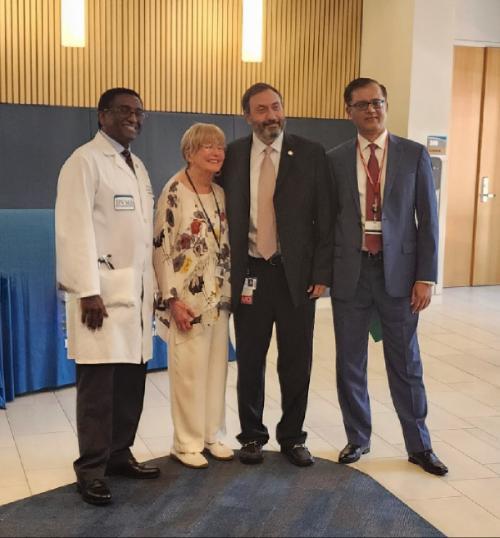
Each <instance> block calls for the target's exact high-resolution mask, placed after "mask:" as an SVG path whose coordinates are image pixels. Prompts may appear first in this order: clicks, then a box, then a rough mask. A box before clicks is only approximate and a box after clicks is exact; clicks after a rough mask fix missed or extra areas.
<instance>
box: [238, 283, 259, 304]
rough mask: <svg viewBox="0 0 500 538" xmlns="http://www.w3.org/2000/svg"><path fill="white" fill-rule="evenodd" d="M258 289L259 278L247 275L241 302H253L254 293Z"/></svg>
mask: <svg viewBox="0 0 500 538" xmlns="http://www.w3.org/2000/svg"><path fill="white" fill-rule="evenodd" d="M256 289H257V279H256V278H255V277H254V276H247V277H245V280H244V282H243V289H242V290H241V299H240V303H241V304H249V305H250V304H253V293H254V291H255V290H256Z"/></svg>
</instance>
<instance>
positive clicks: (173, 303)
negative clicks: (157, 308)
mask: <svg viewBox="0 0 500 538" xmlns="http://www.w3.org/2000/svg"><path fill="white" fill-rule="evenodd" d="M168 306H169V308H170V312H172V317H173V318H174V320H175V324H176V325H177V328H178V329H179V331H182V332H186V331H190V330H191V329H192V328H193V326H192V325H191V321H192V320H193V319H194V317H195V315H194V313H193V311H192V310H191V309H190V308H189V306H187V305H186V304H184V303H183V302H182V301H180V300H179V299H170V301H169V302H168Z"/></svg>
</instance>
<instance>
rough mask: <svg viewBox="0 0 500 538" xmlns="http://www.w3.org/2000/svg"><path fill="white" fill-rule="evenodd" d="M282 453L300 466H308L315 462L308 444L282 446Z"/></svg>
mask: <svg viewBox="0 0 500 538" xmlns="http://www.w3.org/2000/svg"><path fill="white" fill-rule="evenodd" d="M281 453H282V454H285V456H286V457H287V458H288V459H289V460H290V461H291V462H292V463H293V464H294V465H298V466H299V467H308V466H309V465H312V464H313V463H314V458H313V457H312V456H311V453H310V452H309V450H308V448H307V447H306V445H293V446H289V447H283V446H282V447H281Z"/></svg>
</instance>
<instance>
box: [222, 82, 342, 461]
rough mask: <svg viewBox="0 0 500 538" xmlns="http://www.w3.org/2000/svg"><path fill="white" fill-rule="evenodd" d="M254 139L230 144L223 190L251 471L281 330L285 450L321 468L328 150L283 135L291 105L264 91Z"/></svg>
mask: <svg viewBox="0 0 500 538" xmlns="http://www.w3.org/2000/svg"><path fill="white" fill-rule="evenodd" d="M242 108H243V112H244V115H245V119H246V120H247V122H248V123H249V125H250V126H251V127H252V130H253V133H252V134H251V135H250V136H247V137H245V138H241V139H239V140H236V141H235V142H233V143H231V144H229V146H228V148H227V153H226V159H225V162H224V167H223V169H222V175H221V178H220V184H221V185H222V186H223V187H224V190H225V192H226V206H227V213H228V221H229V235H230V242H231V286H232V307H233V313H234V321H235V332H236V350H237V351H236V352H237V357H238V409H239V416H240V423H241V433H240V434H239V435H238V440H239V441H240V443H241V444H242V448H241V450H240V455H239V457H240V460H241V461H242V462H243V463H261V462H262V461H263V454H262V446H263V445H265V444H266V443H267V441H268V440H269V434H268V430H267V428H266V426H265V425H264V424H263V421H262V415H263V410H264V379H265V367H266V355H267V351H268V348H269V344H270V341H271V335H272V332H273V326H274V324H276V335H277V342H278V375H279V380H280V386H281V395H282V401H281V403H282V412H283V414H282V418H281V420H280V422H279V423H278V425H277V428H276V438H277V440H278V443H279V444H280V446H281V451H282V452H283V453H284V454H285V455H286V456H287V457H288V458H289V460H290V461H291V462H292V463H294V464H295V465H299V466H307V465H311V464H312V463H314V460H313V458H312V456H311V454H310V453H309V450H308V449H307V447H306V446H305V444H304V443H305V440H306V436H307V434H306V432H304V431H303V430H302V426H303V422H304V417H305V413H306V406H307V396H308V390H309V379H310V372H311V361H312V339H313V328H314V310H315V301H314V299H316V298H317V297H319V296H320V295H322V293H323V292H324V290H325V288H326V285H327V284H328V283H329V282H330V279H331V252H332V242H331V238H332V232H331V230H332V227H331V217H330V186H329V180H328V166H327V162H326V156H325V152H324V150H323V148H322V147H321V146H320V145H319V144H317V143H314V142H311V141H309V140H306V139H304V138H301V137H299V136H294V135H291V134H288V133H284V131H283V129H284V125H285V115H284V111H283V100H282V97H281V95H280V93H279V91H278V90H276V89H275V88H273V87H272V86H270V85H269V84H265V83H258V84H254V85H253V86H251V87H250V88H249V89H248V90H247V91H246V92H245V94H244V95H243V98H242Z"/></svg>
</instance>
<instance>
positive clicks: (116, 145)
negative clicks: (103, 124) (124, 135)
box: [99, 129, 130, 153]
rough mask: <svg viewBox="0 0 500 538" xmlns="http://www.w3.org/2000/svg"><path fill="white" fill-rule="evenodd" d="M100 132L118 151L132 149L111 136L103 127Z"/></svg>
mask: <svg viewBox="0 0 500 538" xmlns="http://www.w3.org/2000/svg"><path fill="white" fill-rule="evenodd" d="M99 132H100V133H101V134H102V136H103V137H104V138H105V139H106V140H107V141H108V142H109V143H110V144H111V145H112V146H113V149H115V150H116V151H117V152H118V153H121V152H122V151H123V150H124V149H128V150H130V148H126V147H124V146H122V145H121V144H120V142H117V141H116V140H115V139H114V138H111V137H110V136H109V135H107V134H106V133H105V132H104V131H103V130H102V129H101V130H100V131H99Z"/></svg>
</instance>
